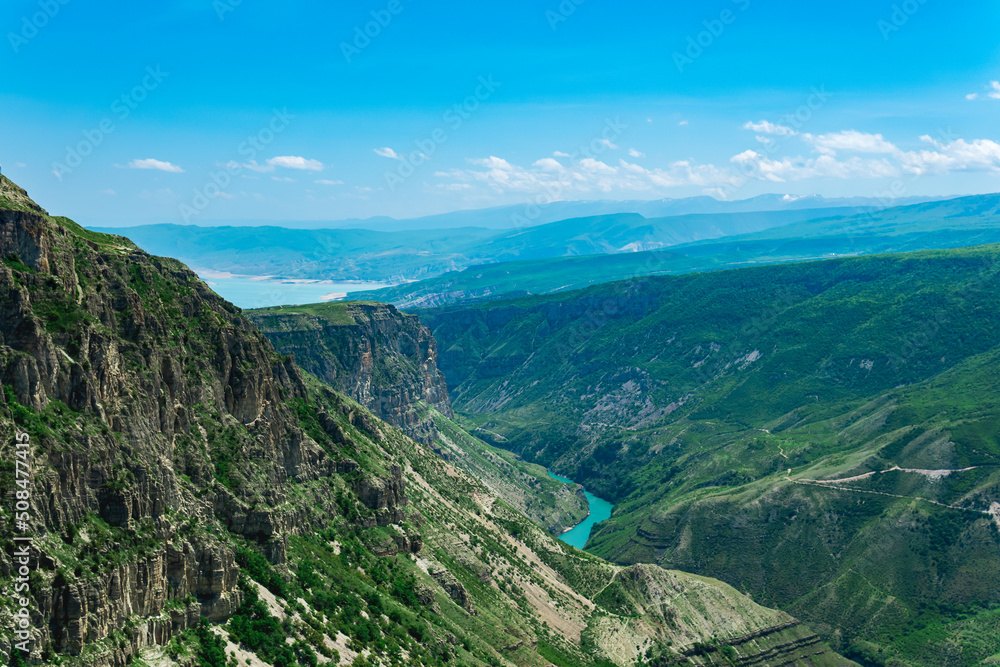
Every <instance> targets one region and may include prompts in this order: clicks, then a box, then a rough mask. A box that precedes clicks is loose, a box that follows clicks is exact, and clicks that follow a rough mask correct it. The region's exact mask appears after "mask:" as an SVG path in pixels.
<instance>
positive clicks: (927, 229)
mask: <svg viewBox="0 0 1000 667" xmlns="http://www.w3.org/2000/svg"><path fill="white" fill-rule="evenodd" d="M833 210H837V209H833ZM806 212H807V213H816V214H819V213H820V212H821V211H819V210H815V211H806ZM784 214H786V215H787V214H788V212H785V213H784ZM754 215H776V214H734V215H733V216H732V217H733V218H734V219H736V220H739V221H740V222H741V223H743V224H750V223H751V221H752V220H753V217H752V216H754ZM692 219H699V220H719V219H720V216H684V217H682V218H675V219H673V220H674V227H673V229H675V230H676V229H680V221H682V220H688V221H690V220H692ZM772 220H773V218H772ZM626 221H627V220H622V219H618V220H616V222H617V223H618V224H621V223H622V222H626ZM575 222H576V221H567V222H566V223H555V224H552V225H545V226H543V227H539V228H536V229H537V230H538V231H535V230H530V232H529V233H526V234H525V236H528V237H530V236H531V234H541V233H543V232H544V231H545V230H548V229H550V228H551V229H557V228H559V226H560V225H566V226H572V225H573V224H574V223H575ZM595 224H596V223H595ZM607 224H608V226H609V229H608V230H607V231H606V232H605V236H606V237H612V238H614V237H615V235H616V232H615V227H613V226H611V224H610V223H607ZM732 228H733V227H732V226H728V227H727V228H726V229H732ZM718 231H719V233H718V234H717V235H716V236H715V237H714V238H711V239H709V240H701V241H696V242H693V243H679V244H665V245H664V246H663V247H661V248H659V249H656V250H652V251H648V252H634V253H617V254H592V255H589V256H576V257H559V258H547V259H523V260H519V261H513V262H502V263H494V264H483V265H477V266H471V267H469V268H467V269H464V270H461V271H453V272H449V273H445V274H442V275H439V276H434V277H429V278H427V279H424V280H420V281H417V282H410V283H405V284H401V285H396V286H394V287H387V288H384V289H380V290H375V291H367V292H355V293H352V294H350V295H348V296H349V298H352V299H375V300H379V301H386V302H390V303H393V304H395V305H396V306H398V307H403V308H412V307H433V306H441V305H444V304H448V303H456V302H458V301H462V300H468V299H497V298H501V297H503V296H516V295H526V294H545V293H552V292H561V291H567V290H571V289H579V288H581V287H586V286H588V285H595V284H599V283H605V282H611V281H613V280H622V279H626V278H633V277H638V276H649V275H667V274H680V273H693V272H698V271H711V270H717V269H727V268H735V267H739V266H753V265H759V264H776V263H781V262H790V261H803V260H810V259H822V258H826V257H833V256H841V255H867V254H874V253H886V252H903V251H909V250H929V249H935V248H957V247H962V246H973V245H982V244H986V243H1000V195H976V196H972V197H960V198H958V199H949V200H946V201H938V202H926V203H921V204H915V205H910V206H900V207H895V208H890V209H885V210H880V211H867V212H864V213H859V214H853V215H835V216H828V217H820V216H817V217H816V218H815V219H810V220H804V221H800V222H794V223H791V224H788V225H782V226H773V227H770V228H768V229H765V230H761V231H757V232H752V233H746V234H740V233H734V234H724V233H722V230H721V229H719V230H718ZM636 249H637V250H638V249H641V243H637V244H636ZM524 257H527V255H526V254H525V255H524Z"/></svg>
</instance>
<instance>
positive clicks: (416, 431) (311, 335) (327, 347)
mask: <svg viewBox="0 0 1000 667" xmlns="http://www.w3.org/2000/svg"><path fill="white" fill-rule="evenodd" d="M247 317H248V318H249V319H250V320H251V321H252V322H253V323H254V324H256V325H257V326H258V327H259V328H260V330H261V331H262V332H264V334H265V335H266V336H267V337H268V338H269V339H270V341H271V342H272V343H273V344H274V346H275V348H276V349H277V350H278V351H279V352H282V353H284V354H290V355H294V357H295V361H296V363H298V364H299V365H300V366H302V368H304V369H305V370H307V371H309V372H310V373H312V374H313V375H315V376H316V377H318V378H319V379H321V380H323V381H324V382H326V383H327V384H329V385H330V386H331V387H334V388H335V389H337V390H338V391H340V392H343V393H345V394H347V395H348V396H350V397H351V398H353V399H354V400H356V401H358V402H359V403H361V404H362V405H364V406H365V407H367V408H368V409H370V410H372V411H373V412H374V413H375V414H377V415H378V416H379V417H381V418H382V419H384V420H385V421H387V422H389V423H390V424H393V425H394V426H398V427H399V428H401V429H403V431H404V432H405V433H406V434H407V435H409V436H410V437H412V438H414V439H415V440H418V441H420V442H424V443H430V442H432V441H433V440H434V434H435V431H434V424H433V422H432V421H431V420H430V419H429V418H428V417H427V416H426V415H425V414H423V412H422V410H421V406H422V405H423V406H430V407H433V408H436V409H437V410H438V411H439V412H441V413H442V414H445V415H447V416H449V417H450V416H451V415H452V411H451V401H450V399H449V398H448V388H447V385H446V384H445V380H444V375H443V374H442V373H441V371H440V370H438V367H437V359H438V355H437V343H436V342H435V340H434V336H433V335H431V332H430V330H428V329H427V327H425V326H423V325H422V324H421V323H420V321H419V320H418V319H417V318H416V317H413V316H412V315H405V314H403V313H400V312H399V311H398V310H396V308H395V307H394V306H391V305H385V304H379V303H334V304H326V305H321V306H308V307H306V308H305V309H300V308H295V307H287V308H269V309H264V310H256V311H248V312H247Z"/></svg>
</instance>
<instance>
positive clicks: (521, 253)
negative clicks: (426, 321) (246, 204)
mask: <svg viewBox="0 0 1000 667" xmlns="http://www.w3.org/2000/svg"><path fill="white" fill-rule="evenodd" d="M710 201H714V200H710ZM640 203H641V202H640ZM717 203H718V202H717ZM619 204H621V203H619ZM637 204H638V203H637ZM870 210H872V209H870V208H869V209H865V208H857V207H848V208H843V207H830V208H789V209H787V210H775V211H743V212H716V213H686V214H684V215H671V216H666V217H658V218H652V217H647V216H646V215H645V214H642V213H635V212H627V213H611V214H607V215H596V216H590V217H584V218H568V219H560V220H559V221H557V222H550V223H546V224H540V225H535V226H525V227H520V228H517V229H507V230H499V231H498V230H496V229H488V228H485V227H455V228H451V229H410V230H407V231H395V232H386V231H373V230H366V229H314V230H307V229H288V228H285V227H197V226H192V225H147V226H142V227H130V228H113V229H112V228H96V229H98V230H102V231H107V232H113V233H124V234H128V235H129V237H130V238H132V239H133V240H134V241H135V242H136V243H137V244H138V245H139V246H141V247H142V248H143V249H145V250H147V251H148V252H151V253H153V254H157V255H166V256H169V257H175V258H177V259H180V260H181V261H183V262H185V263H187V264H190V265H191V266H194V267H196V268H198V269H212V270H215V271H227V272H230V273H235V274H244V275H258V276H259V275H273V276H281V277H288V278H314V279H332V280H373V281H380V282H404V281H410V280H417V279H423V278H430V277H434V276H437V275H440V274H442V273H446V272H448V271H459V270H462V269H464V268H466V267H469V266H473V265H476V264H493V263H497V262H505V261H513V260H521V259H547V258H555V257H571V256H579V255H595V254H614V253H625V252H638V251H643V250H652V249H657V248H665V247H668V246H673V245H678V244H682V243H691V242H695V241H702V240H706V239H717V238H721V237H727V236H732V235H735V234H749V233H753V232H760V231H764V230H767V229H771V228H773V227H780V226H784V225H789V224H792V223H796V222H804V221H806V220H812V219H816V218H822V217H829V216H834V215H844V214H859V213H862V212H865V211H870ZM647 213H648V211H647ZM428 224H430V223H428Z"/></svg>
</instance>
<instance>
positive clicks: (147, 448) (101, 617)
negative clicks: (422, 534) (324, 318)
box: [0, 181, 330, 664]
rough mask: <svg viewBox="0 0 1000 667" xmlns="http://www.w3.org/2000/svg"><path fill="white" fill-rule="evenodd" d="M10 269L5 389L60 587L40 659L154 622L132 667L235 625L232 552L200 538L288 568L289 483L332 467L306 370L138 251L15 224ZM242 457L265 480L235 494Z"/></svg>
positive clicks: (51, 573)
mask: <svg viewBox="0 0 1000 667" xmlns="http://www.w3.org/2000/svg"><path fill="white" fill-rule="evenodd" d="M7 183H8V184H9V181H8V182H7ZM0 256H2V257H3V264H2V265H0V380H2V382H3V385H4V387H5V390H6V391H7V396H6V397H5V400H6V402H7V403H8V407H9V408H10V409H11V410H12V413H11V414H12V415H13V417H14V419H15V421H17V422H18V423H19V425H20V429H21V430H24V431H26V432H28V433H29V435H30V436H31V438H32V443H33V448H34V475H33V480H32V498H33V505H32V510H33V522H32V524H31V527H30V534H33V535H34V537H35V540H36V541H35V544H36V547H37V554H36V555H37V562H38V563H39V564H40V571H41V572H43V573H45V574H46V575H47V578H48V579H49V582H50V585H48V586H45V587H43V588H36V589H35V590H33V591H32V592H33V593H34V594H35V596H36V599H37V602H38V613H39V615H40V618H39V621H40V622H38V623H37V624H36V625H35V628H36V631H37V636H36V637H35V638H34V639H35V645H36V646H39V647H41V646H45V647H48V650H51V651H53V652H64V653H78V652H79V651H80V650H81V648H82V647H83V646H84V645H85V644H87V643H91V642H96V641H101V640H103V639H106V638H108V637H109V636H110V635H111V634H112V633H113V632H115V631H116V630H121V629H122V627H123V624H124V622H125V621H126V620H128V619H130V618H133V617H136V616H138V617H140V618H142V619H144V620H143V622H142V623H141V624H139V625H138V626H137V627H135V628H134V630H133V631H132V632H131V633H130V634H131V636H129V638H128V639H129V641H128V642H126V643H124V644H122V646H121V647H120V648H119V649H118V650H117V651H116V652H114V654H113V655H111V656H109V657H108V658H107V664H124V661H125V660H126V659H127V658H128V656H130V655H132V654H134V653H135V652H136V651H138V650H139V649H140V648H141V646H142V645H144V644H145V643H147V642H157V641H162V640H164V639H165V638H169V637H170V636H171V634H172V633H174V632H177V631H179V630H183V629H184V628H186V627H188V626H189V625H190V624H191V623H192V622H193V621H195V620H197V619H198V618H199V616H205V617H207V618H210V619H225V618H228V616H229V615H231V614H232V612H233V610H234V609H235V608H236V606H237V605H238V604H239V601H240V594H239V592H238V591H237V589H236V583H237V567H236V562H235V559H234V555H233V551H232V549H231V547H230V546H228V545H226V544H224V543H221V542H220V540H219V539H218V537H217V535H216V534H213V533H214V531H212V530H207V531H206V530H203V529H196V528H194V526H211V525H221V526H224V527H225V528H226V529H228V530H229V531H232V532H233V533H236V534H238V535H242V536H245V537H246V538H248V539H250V540H251V541H253V542H254V543H259V544H260V545H261V548H262V549H263V551H264V552H265V553H267V554H268V556H269V557H270V558H271V559H272V560H273V561H275V562H282V561H283V560H284V558H285V553H286V546H287V536H288V529H289V528H290V527H291V525H292V521H291V520H290V518H289V517H287V516H285V515H284V514H283V513H282V512H281V511H276V510H272V509H270V507H274V506H279V505H281V503H282V502H283V499H284V491H283V490H282V486H281V484H282V483H284V482H286V481H287V480H292V479H299V478H309V477H315V476H317V475H319V474H321V473H323V472H326V471H327V470H328V469H329V467H330V462H329V461H322V460H321V454H322V450H321V449H320V448H319V446H318V445H317V444H316V443H315V442H313V441H312V440H311V439H310V438H309V437H308V436H306V435H305V434H304V433H303V431H302V429H301V428H300V427H299V426H298V424H297V423H296V420H295V419H294V418H293V416H292V415H291V412H290V411H289V409H288V408H287V407H286V406H285V405H284V401H285V400H287V399H288V398H295V397H302V396H303V395H304V392H305V389H304V386H303V384H302V378H301V377H300V375H299V371H298V369H297V368H296V367H295V366H294V365H293V364H291V363H288V362H287V361H283V360H282V359H281V358H280V357H279V356H278V355H277V354H276V353H275V352H274V350H273V349H272V348H271V346H270V345H269V344H268V343H267V341H266V340H265V339H263V337H261V336H260V335H259V334H258V333H257V332H256V331H255V330H254V329H253V328H252V326H251V325H250V324H249V323H248V322H246V321H245V320H244V319H243V318H241V317H239V316H238V314H237V313H238V311H237V309H236V308H234V307H233V306H231V305H229V304H227V303H225V302H223V301H222V300H221V299H219V298H218V297H216V296H215V295H214V294H212V293H211V291H210V290H209V289H208V288H207V287H206V286H205V285H204V283H202V282H201V281H200V280H198V278H197V277H196V276H195V275H194V274H193V273H192V272H190V271H188V270H187V269H186V268H184V267H183V266H181V265H180V264H179V263H177V262H175V261H172V260H165V259H160V258H153V257H150V256H149V255H147V254H145V253H143V252H142V251H140V250H138V249H137V248H135V246H134V245H132V244H131V243H130V242H129V241H128V240H126V239H124V238H119V237H110V236H104V235H97V234H92V233H88V232H86V231H84V230H82V229H80V228H79V227H77V226H76V225H74V224H73V223H71V222H70V221H67V220H62V219H52V218H47V217H45V216H44V215H42V214H40V213H36V212H27V211H12V210H0ZM4 412H5V413H6V410H5V411H4ZM8 426H9V423H8ZM6 431H7V429H5V432H6ZM6 446H7V443H5V447H6ZM236 448H248V449H252V450H253V451H254V453H255V455H256V457H255V458H256V460H255V463H254V467H253V469H251V468H250V467H249V466H243V467H241V466H239V465H234V466H233V469H232V470H230V471H228V472H227V473H226V476H225V481H226V482H227V483H225V484H224V483H220V482H219V478H220V475H219V470H220V461H221V460H222V459H224V458H226V457H227V456H228V455H229V454H228V453H227V452H226V451H225V450H227V449H230V450H232V449H236ZM258 494H264V497H266V498H267V499H268V500H269V501H270V502H269V503H268V505H269V507H252V506H253V505H254V504H256V501H255V496H257V495H258ZM9 518H10V517H8V516H5V517H4V519H5V531H4V532H5V538H9V537H10V533H9V532H7V531H6V529H7V528H9V527H10V525H9V524H7V521H6V520H7V519H9ZM67 535H75V536H76V537H75V538H71V539H69V541H68V543H67V541H66V540H65V539H64V538H63V537H60V536H67ZM123 540H127V542H125V541H123ZM11 567H12V563H11V561H10V560H9V556H8V554H4V556H3V557H0V572H2V573H3V574H10V572H11ZM43 580H44V579H43ZM180 601H183V604H179V602H180Z"/></svg>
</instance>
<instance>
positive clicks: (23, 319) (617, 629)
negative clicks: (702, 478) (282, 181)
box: [0, 179, 846, 667]
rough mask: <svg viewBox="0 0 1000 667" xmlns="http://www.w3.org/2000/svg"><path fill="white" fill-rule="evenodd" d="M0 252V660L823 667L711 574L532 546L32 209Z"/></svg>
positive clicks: (214, 300)
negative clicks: (23, 548) (23, 445)
mask: <svg viewBox="0 0 1000 667" xmlns="http://www.w3.org/2000/svg"><path fill="white" fill-rule="evenodd" d="M0 195H2V196H4V197H5V199H4V200H3V201H11V202H14V201H21V202H23V201H24V200H25V199H27V196H26V194H24V193H23V191H21V190H19V189H17V188H16V187H15V186H13V184H11V183H10V182H9V181H7V180H6V179H3V180H0ZM0 257H2V264H0V381H2V385H3V387H2V390H3V391H2V397H3V405H2V406H0V432H2V433H3V443H2V445H3V452H2V453H3V456H2V458H0V461H2V466H0V492H2V495H3V497H4V500H5V502H4V503H3V504H2V505H0V526H2V531H0V589H2V590H4V591H5V594H4V595H3V597H2V598H0V652H2V654H3V662H4V663H5V664H23V663H24V662H25V661H27V662H28V663H31V664H62V665H72V666H81V667H82V666H83V665H87V666H88V667H119V666H123V665H127V664H134V663H137V661H139V660H142V661H143V663H145V664H150V663H156V664H160V665H210V666H211V667H223V666H224V665H227V664H232V661H233V660H237V661H238V662H239V663H242V664H258V665H259V664H272V665H276V666H279V667H290V666H291V665H317V664H319V663H320V662H322V663H323V664H352V663H354V664H373V663H374V664H380V665H386V666H388V665H397V664H416V665H440V664H443V663H446V662H447V663H451V664H463V665H477V666H478V665H485V664H492V665H498V664H516V665H544V664H548V663H550V662H557V663H558V664H581V665H586V664H607V662H606V661H608V660H611V661H613V664H618V665H631V664H633V663H635V662H636V660H637V659H641V658H643V656H645V655H647V654H648V655H651V656H652V655H655V656H657V658H658V659H660V658H662V659H664V660H668V661H670V662H678V661H679V662H680V663H681V664H709V663H710V662H712V661H714V658H712V657H711V656H712V655H714V654H719V652H725V653H726V654H729V653H730V652H732V651H735V652H736V653H735V655H738V656H739V657H740V658H741V659H743V658H745V659H746V660H750V661H753V664H787V663H789V662H792V663H797V664H803V665H807V664H819V665H826V664H829V665H838V664H846V663H845V661H843V659H841V658H840V657H839V656H837V655H836V654H833V653H831V652H830V651H829V650H828V649H827V648H826V647H825V646H824V645H823V644H822V643H819V642H812V640H811V639H809V641H805V642H803V641H802V635H805V637H806V638H807V639H808V638H810V637H812V636H811V634H810V633H808V631H805V630H804V629H802V628H801V626H798V625H797V624H796V622H795V621H794V619H792V618H791V617H789V616H787V615H786V614H783V613H781V612H776V611H773V610H769V609H765V608H763V607H760V606H758V605H755V604H754V603H753V602H751V601H750V600H749V599H747V598H745V597H744V596H742V595H740V594H738V593H736V592H735V591H733V590H731V589H728V588H727V587H725V586H723V585H721V584H719V583H718V582H712V581H709V580H703V579H698V578H695V577H691V576H689V575H682V574H679V573H668V572H666V571H664V570H661V569H660V568H657V567H655V566H653V567H650V568H648V570H643V572H646V573H647V574H643V575H642V576H639V575H638V574H636V573H635V570H634V569H631V570H622V569H621V568H617V567H615V566H612V565H610V564H608V563H605V562H603V561H600V560H599V559H597V558H595V557H593V556H590V555H588V554H583V553H581V552H578V551H576V550H574V549H572V548H570V547H568V546H566V545H563V544H561V543H559V542H557V541H555V540H552V539H551V538H550V537H549V536H547V535H546V534H545V533H544V532H543V531H541V530H539V529H538V528H536V527H535V526H534V525H533V524H532V523H530V522H529V521H528V520H527V519H526V518H525V517H524V516H523V515H522V514H520V513H519V512H517V511H516V510H514V509H513V508H512V507H510V506H509V505H507V504H506V503H504V502H503V501H502V500H499V499H498V498H497V497H496V496H495V495H493V494H492V493H490V491H489V490H488V489H487V488H486V487H484V486H483V485H482V484H480V483H479V482H477V481H476V480H474V479H472V478H471V477H469V476H468V475H466V474H465V473H463V472H462V471H460V470H459V469H457V468H455V467H453V466H452V465H450V464H449V463H448V462H446V461H444V460H442V459H441V458H440V457H439V456H438V455H437V454H435V453H434V452H433V451H431V450H430V449H429V448H427V447H425V446H423V445H420V444H418V443H416V442H414V441H413V440H412V439H410V438H408V437H406V436H405V435H404V434H403V433H402V432H401V431H399V430H398V429H396V428H395V427H393V426H391V425H389V424H387V423H386V422H384V421H382V420H380V419H379V418H378V417H377V416H375V415H373V414H372V413H371V412H370V411H368V410H367V409H366V408H365V407H364V406H362V405H360V404H359V403H357V402H355V401H354V400H352V399H351V398H349V397H345V396H342V395H340V394H337V393H335V392H333V391H331V390H330V389H328V388H327V387H325V386H323V385H322V384H321V383H320V382H319V381H318V380H316V379H315V378H313V377H312V376H310V375H309V374H307V373H304V372H302V371H300V370H299V368H298V367H297V366H296V365H295V364H294V363H293V362H292V361H291V360H290V359H289V358H288V357H286V356H282V355H279V354H278V353H277V352H275V350H274V349H273V347H272V346H271V345H270V343H269V342H268V341H267V339H266V338H265V337H264V336H263V335H262V334H260V333H259V332H258V331H256V330H255V329H254V328H253V326H252V325H251V324H250V322H249V321H248V320H246V319H245V318H244V317H243V316H242V315H241V314H240V313H239V311H238V309H236V308H235V307H233V306H232V305H230V304H228V303H226V302H225V301H223V300H222V299H220V298H218V297H217V296H216V295H214V294H213V293H212V292H211V291H210V290H209V289H208V288H207V286H205V284H204V283H202V282H201V281H200V280H198V279H197V277H196V276H195V275H194V274H193V273H191V272H190V271H188V270H187V269H186V268H185V267H183V266H182V265H180V264H179V263H177V262H175V261H173V260H167V259H162V258H156V257H151V256H149V255H147V254H146V253H144V252H142V251H140V250H138V249H137V248H136V247H135V246H134V245H133V244H131V243H130V242H129V241H127V240H126V239H123V238H121V237H114V236H107V235H101V234H95V233H92V232H89V231H87V230H84V229H82V228H80V227H79V226H78V225H76V224H75V223H73V222H72V221H70V220H67V219H65V218H53V217H50V216H48V215H47V214H45V213H44V211H41V210H40V209H38V208H37V207H34V208H33V207H31V206H24V207H22V208H20V210H14V209H9V208H8V209H3V210H0ZM15 434H18V436H19V437H18V439H19V440H20V439H22V438H21V435H22V434H23V435H27V436H28V437H29V438H30V443H31V446H30V452H31V455H30V457H26V458H30V461H31V472H30V474H25V473H24V472H23V469H24V466H23V465H21V466H17V465H15V464H13V462H14V461H15V460H16V457H15V453H14V451H15V447H14V442H15V438H14V435H15ZM18 493H20V494H22V496H21V497H20V498H19V496H18V495H16V494H18ZM25 493H27V494H28V495H30V498H28V499H27V500H25V502H26V503H28V505H29V507H30V510H29V512H28V514H29V516H28V517H27V519H25V523H24V525H22V524H21V523H19V522H20V521H21V518H17V520H16V521H15V516H14V513H13V510H14V509H15V507H16V506H15V503H14V501H15V499H24V498H25V497H26V496H24V494H25ZM28 536H30V537H31V538H32V540H33V542H32V546H31V548H30V550H29V556H28V558H27V561H28V564H27V565H24V564H23V561H24V560H25V559H23V558H22V557H21V556H20V555H19V554H18V551H17V550H18V548H19V545H20V544H22V542H16V541H15V538H24V537H28ZM22 566H23V567H25V568H26V569H27V571H28V574H27V575H24V576H25V577H26V579H27V581H26V582H18V583H27V589H26V590H22V591H21V596H20V597H19V596H14V595H11V591H12V590H13V587H14V585H15V583H16V580H20V579H22V573H21V570H20V568H21V567H22ZM648 573H652V574H648ZM616 581H621V582H622V583H621V586H620V587H619V586H612V584H613V583H615V582H616ZM619 590H620V594H619V593H618V591H619ZM606 591H611V593H613V595H612V594H611V593H609V594H608V595H605V592H606ZM22 600H23V602H22ZM22 607H23V609H24V610H25V612H24V613H25V614H26V616H25V617H24V623H23V624H21V623H19V624H18V625H17V626H15V618H16V616H15V615H16V614H20V613H21V609H22ZM672 608H677V609H680V610H682V613H681V614H680V615H679V616H678V618H679V619H680V620H682V621H683V623H672V622H671V620H670V619H671V618H672V617H671V616H670V612H669V610H670V609H672ZM15 627H18V628H23V632H24V633H25V634H24V636H23V637H21V636H17V635H15V634H14V633H13V629H14V628H15ZM19 642H20V643H22V646H24V647H25V648H27V649H28V652H27V653H22V651H21V649H20V648H18V647H17V644H18V643H19ZM765 644H766V646H765ZM713 647H714V648H713ZM726 647H729V648H726ZM776 647H791V648H789V649H788V650H785V651H783V652H778V653H775V652H774V650H775V648H776ZM706 656H707V657H706ZM773 656H780V662H779V658H777V657H775V658H773V659H772V657H773ZM748 664H749V663H748Z"/></svg>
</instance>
